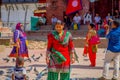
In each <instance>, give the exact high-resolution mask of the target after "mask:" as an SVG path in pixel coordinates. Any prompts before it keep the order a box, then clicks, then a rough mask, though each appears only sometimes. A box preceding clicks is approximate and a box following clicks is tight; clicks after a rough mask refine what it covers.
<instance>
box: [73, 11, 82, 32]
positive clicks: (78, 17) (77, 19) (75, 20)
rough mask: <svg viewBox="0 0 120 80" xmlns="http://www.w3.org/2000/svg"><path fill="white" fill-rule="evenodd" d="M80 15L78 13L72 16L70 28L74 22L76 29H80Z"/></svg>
mask: <svg viewBox="0 0 120 80" xmlns="http://www.w3.org/2000/svg"><path fill="white" fill-rule="evenodd" d="M80 22H81V16H79V14H78V13H76V15H75V16H74V17H73V23H72V29H74V24H77V27H78V30H80Z"/></svg>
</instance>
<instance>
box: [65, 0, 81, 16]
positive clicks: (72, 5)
mask: <svg viewBox="0 0 120 80" xmlns="http://www.w3.org/2000/svg"><path fill="white" fill-rule="evenodd" d="M81 9H82V2H81V0H69V1H68V6H67V9H66V14H67V15H68V14H70V13H73V12H76V11H78V10H81Z"/></svg>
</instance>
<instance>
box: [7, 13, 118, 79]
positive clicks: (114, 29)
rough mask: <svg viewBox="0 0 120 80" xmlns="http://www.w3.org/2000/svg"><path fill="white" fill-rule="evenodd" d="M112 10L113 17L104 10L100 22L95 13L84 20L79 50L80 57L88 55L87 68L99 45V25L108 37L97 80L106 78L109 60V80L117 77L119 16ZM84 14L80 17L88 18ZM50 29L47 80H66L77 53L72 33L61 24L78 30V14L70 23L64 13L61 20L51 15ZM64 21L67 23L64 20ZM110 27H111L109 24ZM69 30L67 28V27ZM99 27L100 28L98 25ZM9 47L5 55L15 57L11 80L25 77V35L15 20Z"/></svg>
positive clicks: (93, 63)
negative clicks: (83, 41) (82, 37)
mask: <svg viewBox="0 0 120 80" xmlns="http://www.w3.org/2000/svg"><path fill="white" fill-rule="evenodd" d="M117 13H118V11H116V13H115V16H114V18H115V19H113V17H112V16H110V13H108V16H107V17H106V19H105V20H104V21H103V23H102V21H101V17H100V16H99V14H96V16H95V18H94V20H95V23H92V20H88V19H87V20H86V19H85V21H84V23H85V24H86V22H88V23H89V24H88V33H87V34H86V40H85V47H84V50H83V56H85V57H86V56H88V57H89V60H90V67H96V53H97V49H98V44H100V38H99V35H100V34H99V33H97V32H99V30H101V25H102V24H103V25H104V27H105V36H107V39H108V47H107V51H106V54H105V60H104V67H103V75H102V77H101V78H99V79H98V80H107V78H108V73H109V65H110V63H111V61H114V72H113V78H112V80H118V78H119V57H120V23H119V22H120V21H118V20H117V19H119V17H120V16H118V15H119V14H117ZM88 14H89V13H87V14H85V16H84V17H88V18H89V17H91V15H90V14H89V15H88ZM51 21H52V28H53V29H54V31H52V32H51V33H49V34H48V36H47V41H48V43H47V51H46V64H47V66H48V76H47V80H59V79H60V80H70V73H71V71H70V65H71V64H73V63H75V61H78V55H77V54H76V51H75V48H74V44H73V40H72V34H71V33H70V32H69V31H66V30H64V28H65V26H70V25H72V26H73V27H72V29H74V27H75V25H77V29H80V24H81V23H80V21H81V17H80V16H79V14H78V13H76V15H75V16H74V17H73V22H72V23H71V21H70V18H69V17H67V16H65V17H64V22H66V23H65V24H64V22H62V21H61V20H58V19H57V18H56V17H55V15H53V16H52V19H51ZM67 22H68V23H67ZM110 26H111V27H110ZM67 28H68V29H70V27H67ZM102 29H103V28H102ZM13 41H14V44H13V49H12V51H11V53H10V55H9V57H14V58H16V64H15V68H14V69H13V73H12V80H26V70H25V68H24V57H27V58H29V54H28V48H27V45H28V43H27V36H26V34H25V32H24V31H23V25H22V24H21V23H18V24H17V25H16V29H15V31H14V36H13Z"/></svg>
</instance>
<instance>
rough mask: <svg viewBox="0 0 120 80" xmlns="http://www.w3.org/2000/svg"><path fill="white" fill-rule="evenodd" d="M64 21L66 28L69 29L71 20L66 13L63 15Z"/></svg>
mask: <svg viewBox="0 0 120 80" xmlns="http://www.w3.org/2000/svg"><path fill="white" fill-rule="evenodd" d="M64 23H65V27H67V29H68V30H70V25H71V21H70V17H68V16H67V15H65V16H64Z"/></svg>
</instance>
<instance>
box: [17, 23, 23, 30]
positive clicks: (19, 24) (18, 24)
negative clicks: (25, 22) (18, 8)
mask: <svg viewBox="0 0 120 80" xmlns="http://www.w3.org/2000/svg"><path fill="white" fill-rule="evenodd" d="M16 30H20V31H22V29H21V23H17V25H16Z"/></svg>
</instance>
